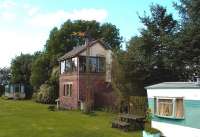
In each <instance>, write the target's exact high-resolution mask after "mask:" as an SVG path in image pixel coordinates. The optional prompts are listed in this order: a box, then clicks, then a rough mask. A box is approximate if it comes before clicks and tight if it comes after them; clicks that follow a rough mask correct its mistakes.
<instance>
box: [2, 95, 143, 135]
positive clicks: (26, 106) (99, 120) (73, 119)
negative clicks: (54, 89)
mask: <svg viewBox="0 0 200 137" xmlns="http://www.w3.org/2000/svg"><path fill="white" fill-rule="evenodd" d="M112 118H113V115H112V114H109V113H105V112H95V115H93V116H89V115H85V114H83V113H81V112H79V111H56V112H53V111H49V110H48V105H42V104H37V103H34V102H32V101H14V100H3V99H1V98H0V137H141V136H142V135H141V132H134V133H133V132H128V133H127V132H123V131H120V130H118V129H112V128H111V121H112Z"/></svg>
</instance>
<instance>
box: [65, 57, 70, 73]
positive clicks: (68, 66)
mask: <svg viewBox="0 0 200 137" xmlns="http://www.w3.org/2000/svg"><path fill="white" fill-rule="evenodd" d="M65 71H66V72H69V71H71V61H70V60H69V59H68V60H66V64H65Z"/></svg>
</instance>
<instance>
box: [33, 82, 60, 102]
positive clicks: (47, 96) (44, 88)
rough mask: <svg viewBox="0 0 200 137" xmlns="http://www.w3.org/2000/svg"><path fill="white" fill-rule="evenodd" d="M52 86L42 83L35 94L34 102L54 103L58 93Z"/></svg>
mask: <svg viewBox="0 0 200 137" xmlns="http://www.w3.org/2000/svg"><path fill="white" fill-rule="evenodd" d="M56 92H57V90H55V89H54V87H53V86H51V85H49V84H42V85H41V86H40V89H39V91H38V93H37V94H36V102H40V103H44V104H54V103H55V100H56V99H57V97H58V96H57V95H58V93H56Z"/></svg>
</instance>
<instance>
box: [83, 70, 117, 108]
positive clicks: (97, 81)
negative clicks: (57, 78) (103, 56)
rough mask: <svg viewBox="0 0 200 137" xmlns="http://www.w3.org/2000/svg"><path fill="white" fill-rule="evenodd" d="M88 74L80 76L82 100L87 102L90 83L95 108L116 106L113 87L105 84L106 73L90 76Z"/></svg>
mask: <svg viewBox="0 0 200 137" xmlns="http://www.w3.org/2000/svg"><path fill="white" fill-rule="evenodd" d="M87 79H88V76H87V75H86V74H80V76H79V91H80V100H81V101H84V100H85V95H86V92H87V87H86V86H87V82H88V81H89V82H88V83H90V84H89V85H90V87H89V88H90V89H91V90H92V93H93V97H94V105H95V107H104V106H111V105H113V104H114V102H115V99H116V97H115V96H114V94H113V92H112V87H111V85H110V84H109V83H106V82H105V74H104V73H93V74H91V75H90V76H89V80H87Z"/></svg>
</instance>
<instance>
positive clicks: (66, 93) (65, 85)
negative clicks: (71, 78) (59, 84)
mask: <svg viewBox="0 0 200 137" xmlns="http://www.w3.org/2000/svg"><path fill="white" fill-rule="evenodd" d="M68 85H69V87H70V86H71V88H69V89H71V91H67V90H68V89H67V86H68ZM63 86H64V90H63V93H64V94H63V96H65V97H72V91H73V83H72V82H67V83H64V85H63ZM69 93H70V94H69Z"/></svg>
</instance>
